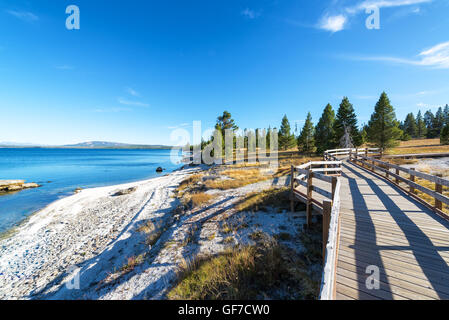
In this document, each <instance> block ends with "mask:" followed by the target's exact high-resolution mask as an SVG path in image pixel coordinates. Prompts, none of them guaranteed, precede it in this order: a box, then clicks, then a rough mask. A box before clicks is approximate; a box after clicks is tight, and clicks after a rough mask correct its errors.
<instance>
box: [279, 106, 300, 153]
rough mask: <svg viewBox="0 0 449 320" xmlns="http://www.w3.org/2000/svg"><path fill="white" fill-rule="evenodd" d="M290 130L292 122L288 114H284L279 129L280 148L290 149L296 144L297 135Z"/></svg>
mask: <svg viewBox="0 0 449 320" xmlns="http://www.w3.org/2000/svg"><path fill="white" fill-rule="evenodd" d="M290 131H291V128H290V122H289V121H288V118H287V115H284V117H283V118H282V123H281V127H280V129H279V150H289V149H293V148H294V147H295V146H296V140H295V135H294V134H292V133H291V132H290Z"/></svg>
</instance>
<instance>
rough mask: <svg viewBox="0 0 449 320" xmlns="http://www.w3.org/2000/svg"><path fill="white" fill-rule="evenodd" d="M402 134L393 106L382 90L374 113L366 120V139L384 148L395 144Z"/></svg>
mask: <svg viewBox="0 0 449 320" xmlns="http://www.w3.org/2000/svg"><path fill="white" fill-rule="evenodd" d="M401 135H402V131H401V129H399V123H398V121H397V120H396V114H395V112H394V108H393V107H392V106H391V104H390V100H389V99H388V96H387V94H386V93H385V92H382V94H381V96H380V98H379V101H378V102H377V103H376V106H375V108H374V113H373V114H372V115H371V120H370V121H369V122H368V140H369V141H370V142H373V143H374V144H375V145H376V146H377V147H379V148H381V149H382V150H385V149H386V148H389V147H392V146H395V145H397V140H398V139H400V137H401Z"/></svg>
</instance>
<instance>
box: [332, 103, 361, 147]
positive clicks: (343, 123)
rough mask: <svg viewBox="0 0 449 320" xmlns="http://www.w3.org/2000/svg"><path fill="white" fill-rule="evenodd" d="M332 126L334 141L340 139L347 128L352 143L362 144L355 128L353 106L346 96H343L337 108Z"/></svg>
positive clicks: (355, 118) (355, 119)
mask: <svg viewBox="0 0 449 320" xmlns="http://www.w3.org/2000/svg"><path fill="white" fill-rule="evenodd" d="M334 128H335V141H340V140H341V138H342V137H343V135H344V134H345V128H348V130H349V132H350V135H351V139H352V141H353V143H354V145H355V146H360V145H361V144H362V139H361V137H360V133H359V129H358V128H357V117H356V115H355V112H354V107H353V106H352V104H351V103H350V102H349V99H348V98H347V97H344V98H343V100H342V102H341V104H340V107H339V108H338V112H337V117H336V119H335V127H334Z"/></svg>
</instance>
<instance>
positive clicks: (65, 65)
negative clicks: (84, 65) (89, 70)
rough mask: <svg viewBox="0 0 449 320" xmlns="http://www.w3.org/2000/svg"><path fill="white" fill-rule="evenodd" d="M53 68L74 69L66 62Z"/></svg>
mask: <svg viewBox="0 0 449 320" xmlns="http://www.w3.org/2000/svg"><path fill="white" fill-rule="evenodd" d="M55 68H56V69H59V70H73V69H75V68H74V67H73V66H69V65H67V64H64V65H60V66H55Z"/></svg>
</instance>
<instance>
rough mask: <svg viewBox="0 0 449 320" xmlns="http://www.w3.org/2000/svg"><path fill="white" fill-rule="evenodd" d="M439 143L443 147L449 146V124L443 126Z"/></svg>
mask: <svg viewBox="0 0 449 320" xmlns="http://www.w3.org/2000/svg"><path fill="white" fill-rule="evenodd" d="M440 143H441V144H445V145H447V144H449V124H447V125H445V126H444V128H443V129H442V130H441V134H440Z"/></svg>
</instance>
